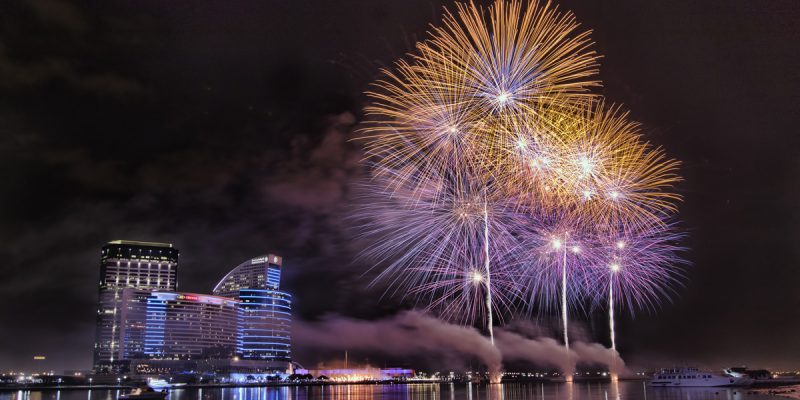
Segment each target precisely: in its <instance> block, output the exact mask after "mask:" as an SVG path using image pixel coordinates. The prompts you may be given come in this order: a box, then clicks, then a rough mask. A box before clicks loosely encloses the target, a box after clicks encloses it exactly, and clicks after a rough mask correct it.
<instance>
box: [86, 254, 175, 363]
mask: <svg viewBox="0 0 800 400" xmlns="http://www.w3.org/2000/svg"><path fill="white" fill-rule="evenodd" d="M126 288H131V289H138V290H145V291H166V292H174V291H175V290H177V288H178V249H175V248H174V247H173V246H172V244H169V243H152V242H136V241H128V240H115V241H112V242H109V243H108V244H107V245H105V246H103V249H102V251H101V253H100V281H99V296H98V306H97V318H96V321H97V325H96V332H95V345H94V369H95V372H97V373H104V372H118V370H119V366H120V365H121V364H120V361H122V360H124V359H125V358H126V357H125V355H124V353H123V351H124V350H123V346H122V345H121V342H122V327H123V325H124V324H123V321H122V319H121V317H122V306H123V296H122V295H123V290H124V289H126Z"/></svg>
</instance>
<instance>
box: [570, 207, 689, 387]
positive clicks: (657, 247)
mask: <svg viewBox="0 0 800 400" xmlns="http://www.w3.org/2000/svg"><path fill="white" fill-rule="evenodd" d="M684 236H685V235H684V233H682V232H681V231H680V230H679V229H678V228H677V224H676V222H674V221H664V222H663V223H662V224H660V225H651V226H649V227H647V228H645V229H640V230H635V231H620V233H617V234H606V233H604V234H602V236H598V237H596V238H595V243H594V251H593V254H592V257H593V258H594V260H593V261H592V262H591V264H592V267H591V268H590V269H589V275H590V277H591V278H590V281H592V282H594V286H593V287H592V288H588V287H587V290H586V292H587V295H588V296H589V297H590V298H591V299H592V300H593V302H594V304H597V305H599V304H602V302H603V300H605V301H607V302H608V313H609V314H608V315H609V336H610V338H611V349H612V351H614V354H616V350H617V349H616V332H615V330H614V322H615V321H614V310H615V308H616V307H624V308H627V309H628V311H629V312H630V314H631V315H633V314H634V312H635V311H637V310H647V311H651V312H652V311H655V309H656V308H657V307H658V306H659V305H660V304H661V303H662V302H664V301H668V300H669V299H670V298H671V297H672V296H673V295H674V293H675V290H676V289H677V288H678V287H680V286H682V284H683V281H684V280H685V275H684V270H683V269H682V268H680V266H681V265H684V264H686V261H685V260H683V259H682V258H681V257H680V254H681V253H682V252H683V251H685V248H683V247H681V246H680V245H679V244H678V243H680V241H681V240H682V239H683V238H684ZM612 372H614V371H612Z"/></svg>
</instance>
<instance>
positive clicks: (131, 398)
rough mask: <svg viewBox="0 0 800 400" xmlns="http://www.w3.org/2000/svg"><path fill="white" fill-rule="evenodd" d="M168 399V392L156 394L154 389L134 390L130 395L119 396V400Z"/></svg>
mask: <svg viewBox="0 0 800 400" xmlns="http://www.w3.org/2000/svg"><path fill="white" fill-rule="evenodd" d="M165 397H167V392H166V391H160V392H156V391H155V390H153V389H150V388H146V389H139V388H136V389H133V390H132V391H131V392H130V393H125V394H122V395H120V396H119V400H163V399H164V398H165Z"/></svg>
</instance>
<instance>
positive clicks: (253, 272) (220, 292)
mask: <svg viewBox="0 0 800 400" xmlns="http://www.w3.org/2000/svg"><path fill="white" fill-rule="evenodd" d="M282 262H283V260H282V258H281V257H280V256H276V255H275V254H268V255H265V256H259V257H256V258H252V259H250V260H247V261H245V262H243V263H241V264H239V265H238V266H236V268H234V269H232V270H231V272H228V274H227V275H225V276H224V277H223V278H222V279H221V280H220V281H219V283H217V285H216V286H214V291H213V293H214V295H215V296H223V297H235V298H238V296H239V290H240V289H274V290H277V289H280V286H281V263H282Z"/></svg>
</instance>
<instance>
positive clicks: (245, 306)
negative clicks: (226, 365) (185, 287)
mask: <svg viewBox="0 0 800 400" xmlns="http://www.w3.org/2000/svg"><path fill="white" fill-rule="evenodd" d="M282 261H283V260H282V259H281V257H280V256H277V255H274V254H268V255H265V256H260V257H256V258H253V259H250V260H247V261H245V262H243V263H241V264H239V265H238V266H237V267H236V268H234V269H233V270H231V272H229V273H228V274H227V275H225V277H223V278H222V280H220V281H219V283H217V286H216V287H214V291H213V293H214V295H217V296H225V297H231V298H235V299H237V300H239V304H240V310H241V314H240V320H239V344H238V349H237V353H238V354H239V355H240V357H241V358H243V359H246V360H260V361H267V362H272V363H274V364H275V365H281V364H288V363H289V362H291V343H290V342H291V336H290V328H291V322H292V320H291V319H292V314H291V311H292V296H291V295H290V294H289V293H286V292H284V291H281V290H280V283H281V263H282Z"/></svg>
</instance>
